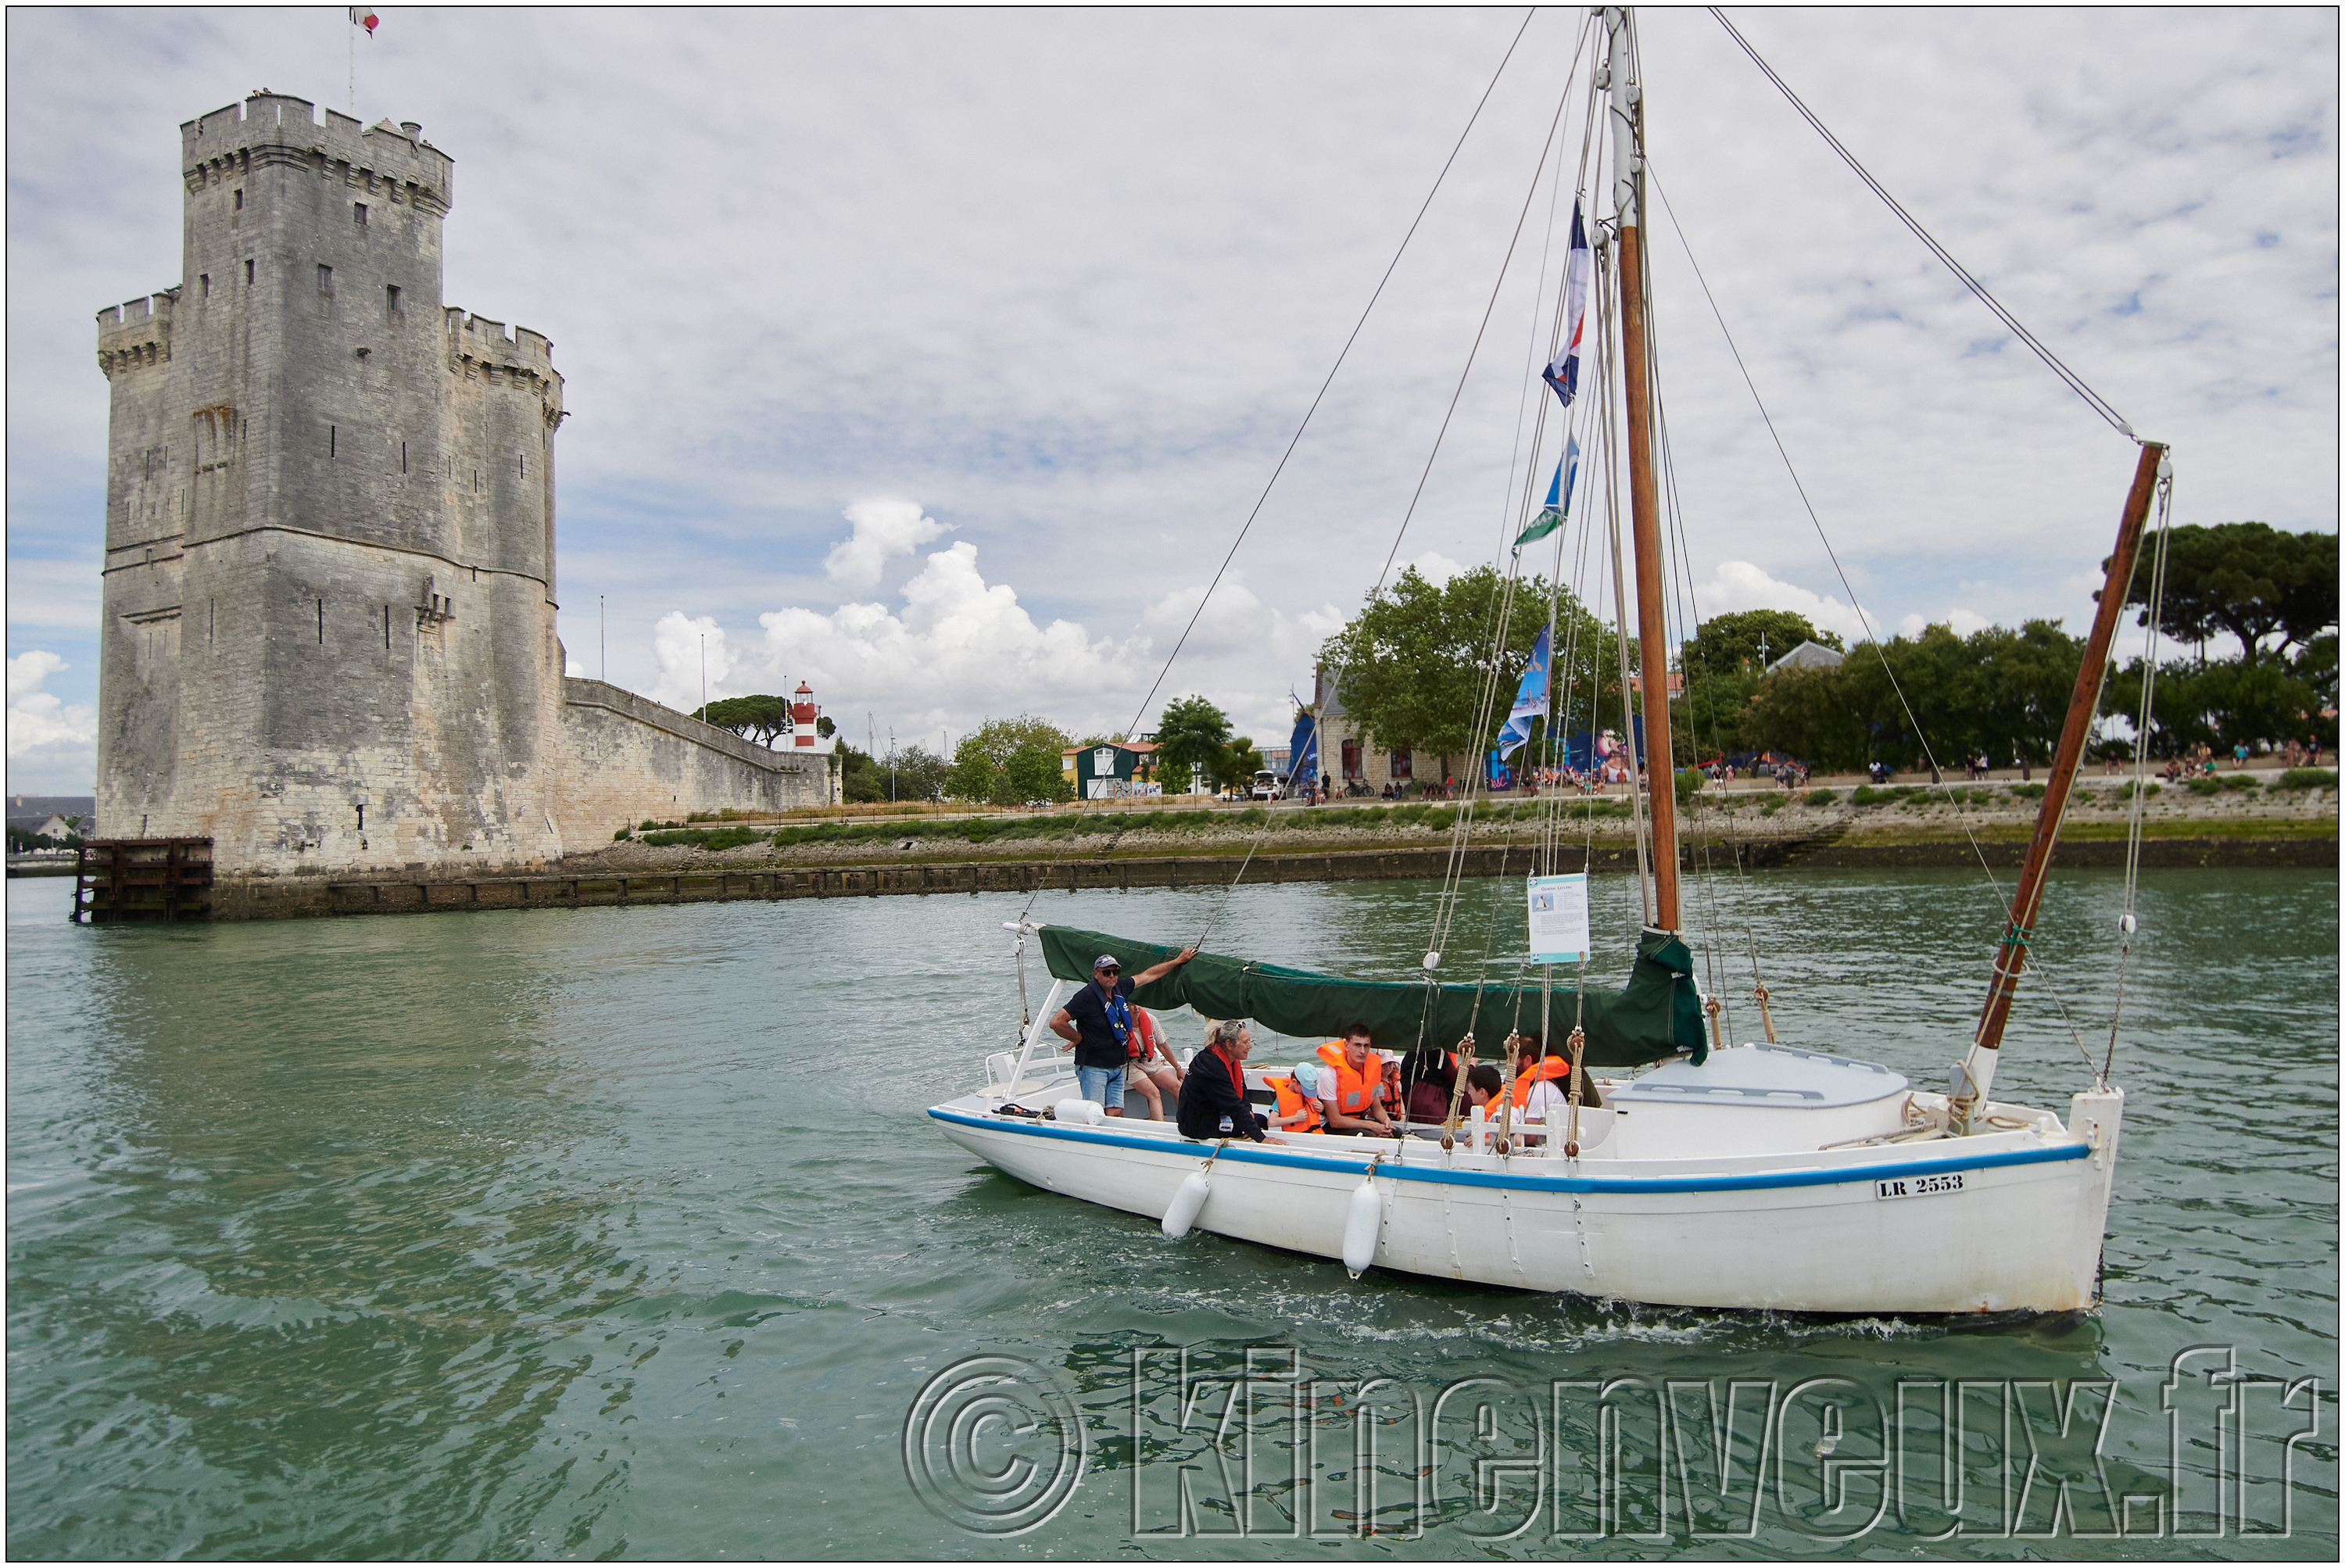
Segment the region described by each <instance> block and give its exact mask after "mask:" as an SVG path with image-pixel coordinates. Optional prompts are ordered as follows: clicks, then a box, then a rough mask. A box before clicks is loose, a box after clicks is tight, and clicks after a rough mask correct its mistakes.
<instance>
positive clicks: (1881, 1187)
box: [1873, 1171, 1963, 1197]
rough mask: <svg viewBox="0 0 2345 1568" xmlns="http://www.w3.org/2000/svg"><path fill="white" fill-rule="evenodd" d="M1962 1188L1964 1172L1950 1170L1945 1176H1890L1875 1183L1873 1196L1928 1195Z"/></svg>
mask: <svg viewBox="0 0 2345 1568" xmlns="http://www.w3.org/2000/svg"><path fill="white" fill-rule="evenodd" d="M1962 1190H1963V1173H1962V1172H1960V1171H1953V1172H1949V1173H1948V1174H1947V1175H1945V1176H1890V1177H1886V1178H1884V1179H1883V1180H1880V1181H1876V1182H1874V1183H1873V1196H1875V1197H1927V1196H1930V1195H1931V1194H1932V1193H1939V1192H1960V1191H1962Z"/></svg>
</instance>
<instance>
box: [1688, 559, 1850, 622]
mask: <svg viewBox="0 0 2345 1568" xmlns="http://www.w3.org/2000/svg"><path fill="white" fill-rule="evenodd" d="M1694 605H1695V607H1696V613H1697V614H1699V615H1700V616H1701V618H1702V619H1703V620H1708V619H1710V617H1711V616H1723V615H1728V614H1731V613H1732V612H1733V611H1736V610H1789V611H1791V612H1792V614H1793V615H1800V616H1807V617H1808V622H1809V624H1810V625H1812V626H1815V627H1816V628H1817V629H1818V630H1819V631H1827V632H1838V633H1839V634H1840V635H1841V636H1844V637H1847V638H1849V639H1851V640H1852V641H1853V640H1855V639H1857V638H1859V637H1863V636H1865V635H1866V634H1865V629H1864V621H1863V617H1862V616H1859V615H1858V614H1857V613H1856V612H1855V611H1854V610H1853V609H1852V608H1850V607H1849V606H1846V605H1844V604H1842V603H1841V602H1840V601H1839V600H1838V599H1835V598H1831V597H1829V596H1825V595H1822V594H1819V593H1815V592H1813V591H1812V590H1811V589H1807V588H1802V587H1800V586H1798V585H1795V584H1792V583H1785V582H1782V581H1779V580H1778V579H1776V578H1774V577H1771V576H1769V575H1767V573H1766V572H1764V571H1762V570H1761V569H1760V568H1759V567H1757V566H1754V565H1751V563H1750V562H1748V561H1721V562H1720V563H1719V565H1718V569H1717V570H1716V571H1714V572H1712V573H1711V575H1710V580H1709V581H1708V582H1705V583H1702V584H1700V585H1698V586H1697V587H1696V588H1695V589H1694Z"/></svg>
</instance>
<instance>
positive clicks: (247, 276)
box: [244, 256, 252, 289]
mask: <svg viewBox="0 0 2345 1568" xmlns="http://www.w3.org/2000/svg"><path fill="white" fill-rule="evenodd" d="M244 286H245V287H246V288H248V289H249V288H251V287H252V258H251V257H249V256H248V257H246V258H245V259H244Z"/></svg>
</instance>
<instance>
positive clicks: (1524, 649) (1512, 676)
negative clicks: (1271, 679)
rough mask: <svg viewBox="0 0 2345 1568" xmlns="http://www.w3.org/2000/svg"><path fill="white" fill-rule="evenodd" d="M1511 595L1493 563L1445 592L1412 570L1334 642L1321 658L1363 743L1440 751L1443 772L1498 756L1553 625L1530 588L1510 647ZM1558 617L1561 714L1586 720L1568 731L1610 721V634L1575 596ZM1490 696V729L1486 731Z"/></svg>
mask: <svg viewBox="0 0 2345 1568" xmlns="http://www.w3.org/2000/svg"><path fill="white" fill-rule="evenodd" d="M1506 588H1507V582H1506V579H1505V578H1504V577H1502V576H1500V575H1498V573H1497V570H1496V569H1495V568H1493V567H1489V566H1477V567H1476V568H1475V569H1474V570H1472V571H1470V572H1461V573H1459V574H1458V575H1456V576H1454V577H1452V578H1450V579H1449V581H1448V582H1447V583H1446V584H1444V585H1440V586H1438V587H1436V586H1435V585H1433V584H1432V583H1430V582H1427V581H1426V579H1425V578H1424V577H1423V576H1422V575H1419V574H1418V573H1417V571H1416V568H1415V567H1410V568H1408V569H1407V570H1406V571H1404V572H1402V573H1401V575H1400V577H1399V579H1398V580H1397V581H1396V582H1394V583H1393V584H1392V585H1390V586H1388V587H1386V588H1385V589H1384V590H1383V591H1381V592H1379V593H1377V594H1375V595H1373V596H1370V598H1369V600H1368V602H1367V604H1366V606H1365V607H1364V608H1363V609H1362V610H1361V612H1360V614H1359V615H1358V616H1355V617H1354V619H1353V620H1352V621H1351V622H1350V623H1349V624H1348V625H1346V626H1345V627H1344V629H1343V630H1341V631H1339V632H1337V633H1336V634H1335V636H1332V637H1330V638H1328V639H1327V641H1326V643H1325V645H1324V646H1323V647H1321V649H1320V658H1321V660H1322V662H1323V663H1324V664H1325V666H1326V667H1328V668H1330V669H1331V670H1333V671H1335V675H1336V691H1337V695H1338V697H1340V699H1341V700H1342V702H1343V705H1344V708H1345V712H1346V713H1347V714H1348V715H1349V716H1350V717H1351V718H1352V719H1353V721H1354V722H1355V723H1356V724H1357V725H1358V726H1359V728H1360V730H1361V733H1362V737H1363V738H1364V739H1372V740H1373V741H1374V742H1375V743H1376V744H1377V745H1379V746H1382V747H1385V748H1393V747H1396V746H1408V747H1414V748H1417V749H1419V750H1422V751H1427V752H1431V753H1432V754H1433V755H1434V756H1435V757H1436V759H1438V760H1439V763H1440V770H1441V771H1442V772H1443V773H1444V774H1447V773H1449V772H1450V771H1451V770H1452V769H1450V766H1449V763H1450V759H1452V758H1454V757H1457V756H1460V755H1466V754H1472V755H1476V756H1478V755H1480V754H1481V753H1482V752H1483V751H1485V750H1487V749H1488V748H1489V746H1490V745H1491V743H1492V742H1493V741H1495V740H1496V738H1497V731H1498V728H1499V727H1500V726H1501V725H1503V724H1505V722H1506V718H1507V708H1508V705H1509V703H1510V702H1511V700H1512V698H1513V697H1514V694H1515V687H1516V684H1517V683H1518V681H1519V680H1520V679H1521V677H1522V672H1523V666H1524V665H1525V664H1526V663H1528V660H1529V658H1530V651H1531V647H1532V645H1533V644H1534V643H1536V642H1537V641H1538V633H1539V627H1540V626H1543V625H1544V624H1546V621H1547V603H1548V585H1547V583H1546V582H1545V580H1544V579H1542V578H1539V577H1536V576H1534V577H1531V578H1528V579H1527V580H1525V581H1523V582H1520V583H1518V584H1517V585H1515V589H1514V602H1513V605H1512V607H1511V610H1510V612H1509V615H1508V622H1507V632H1506V636H1505V638H1504V639H1503V644H1502V645H1501V644H1499V642H1498V639H1497V636H1496V633H1497V625H1498V611H1499V607H1500V604H1501V601H1502V599H1503V596H1504V595H1505V593H1506ZM1556 622H1557V625H1556V642H1557V645H1558V646H1557V647H1556V648H1555V650H1554V662H1553V665H1552V666H1551V671H1552V674H1551V681H1550V684H1551V688H1552V693H1553V697H1554V699H1555V704H1554V705H1555V708H1556V710H1557V712H1558V713H1559V714H1564V713H1568V714H1570V715H1573V716H1575V717H1574V718H1570V719H1568V720H1566V721H1565V727H1566V728H1568V727H1569V726H1570V724H1572V723H1576V722H1579V719H1578V718H1577V716H1578V715H1580V714H1585V713H1587V712H1589V711H1590V709H1591V707H1592V710H1593V711H1594V712H1595V714H1596V715H1597V716H1598V722H1599V724H1600V723H1601V722H1602V717H1601V716H1602V715H1603V714H1604V713H1606V712H1608V711H1609V712H1616V713H1617V712H1618V711H1619V673H1618V671H1619V666H1618V664H1617V663H1616V662H1615V650H1614V648H1613V645H1612V637H1611V633H1610V632H1609V630H1608V629H1607V628H1605V627H1602V626H1599V625H1598V623H1597V621H1596V619H1595V617H1594V616H1590V615H1589V614H1588V612H1587V611H1586V610H1585V609H1583V608H1581V606H1580V605H1579V600H1578V599H1576V598H1574V597H1573V596H1572V595H1571V593H1570V591H1569V590H1568V589H1564V590H1558V594H1557V612H1556ZM1494 645H1496V663H1497V668H1496V669H1495V671H1494V670H1493V669H1492V668H1491V664H1492V657H1493V649H1494ZM1485 697H1487V698H1488V700H1489V708H1488V709H1487V712H1488V715H1489V718H1488V722H1487V725H1481V726H1477V723H1476V719H1477V713H1479V712H1482V711H1484V710H1483V708H1482V704H1483V701H1484V699H1485ZM1591 698H1592V699H1593V701H1592V703H1591Z"/></svg>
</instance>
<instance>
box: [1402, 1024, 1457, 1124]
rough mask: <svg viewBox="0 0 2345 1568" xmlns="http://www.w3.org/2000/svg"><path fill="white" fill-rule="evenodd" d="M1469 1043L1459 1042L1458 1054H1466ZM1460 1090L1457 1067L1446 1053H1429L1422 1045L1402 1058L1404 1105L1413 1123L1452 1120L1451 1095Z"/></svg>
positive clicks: (1433, 1051) (1431, 1051) (1432, 1051)
mask: <svg viewBox="0 0 2345 1568" xmlns="http://www.w3.org/2000/svg"><path fill="white" fill-rule="evenodd" d="M1465 1051H1466V1043H1465V1042H1464V1041H1463V1040H1460V1041H1459V1042H1458V1043H1457V1054H1459V1055H1461V1056H1462V1055H1464V1054H1465ZM1456 1089H1457V1066H1456V1065H1455V1064H1453V1063H1452V1062H1451V1061H1450V1059H1449V1053H1448V1052H1447V1051H1435V1050H1429V1049H1427V1048H1426V1047H1425V1046H1423V1045H1419V1046H1418V1047H1417V1048H1416V1050H1414V1051H1411V1052H1410V1053H1409V1054H1407V1055H1406V1056H1404V1057H1402V1058H1401V1059H1400V1093H1401V1105H1402V1106H1403V1107H1404V1108H1405V1112H1406V1115H1407V1117H1408V1119H1409V1120H1410V1121H1412V1122H1446V1121H1447V1120H1448V1119H1449V1096H1450V1095H1451V1094H1452V1093H1454V1092H1455V1091H1456Z"/></svg>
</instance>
